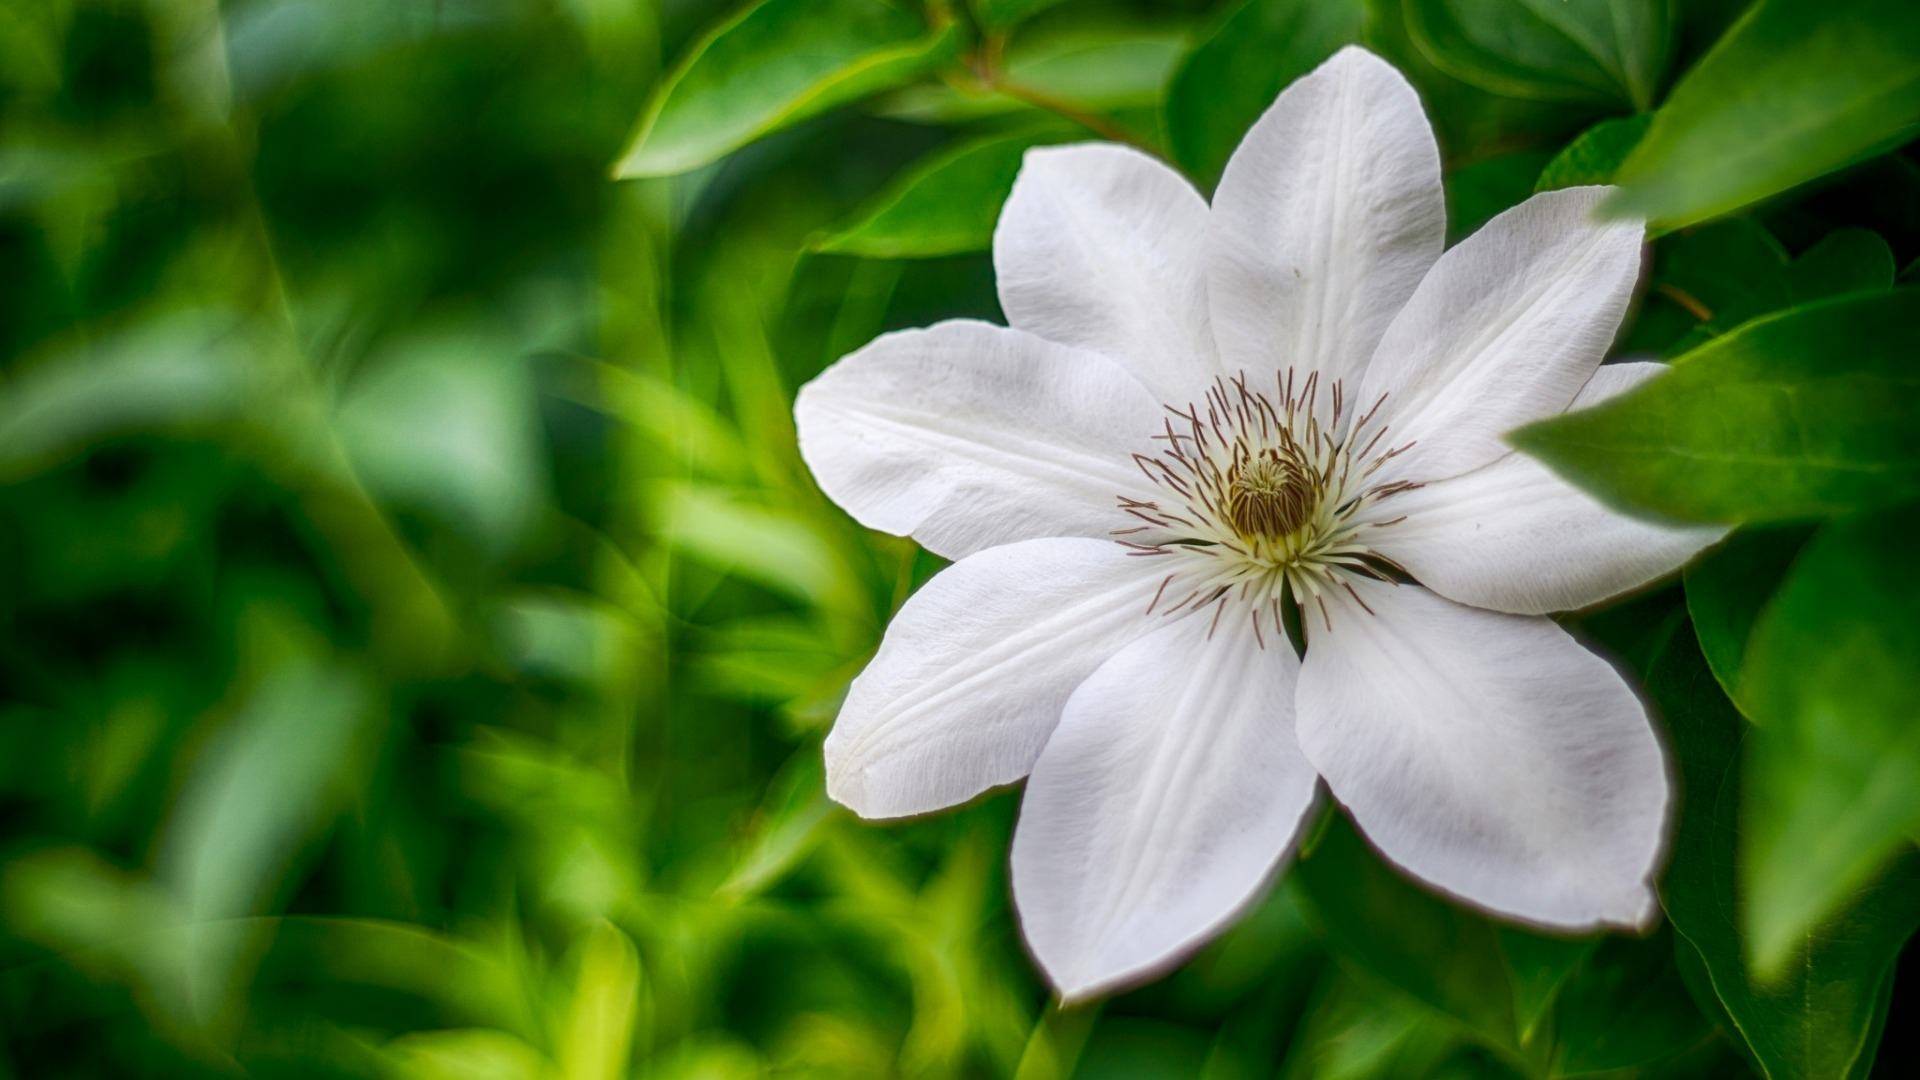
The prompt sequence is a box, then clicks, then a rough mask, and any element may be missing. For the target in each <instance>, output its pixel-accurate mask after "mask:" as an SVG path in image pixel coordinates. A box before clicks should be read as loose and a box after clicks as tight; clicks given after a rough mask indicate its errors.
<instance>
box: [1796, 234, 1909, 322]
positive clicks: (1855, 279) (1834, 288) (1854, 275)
mask: <svg viewBox="0 0 1920 1080" xmlns="http://www.w3.org/2000/svg"><path fill="white" fill-rule="evenodd" d="M1893 271H1894V265H1893V249H1892V248H1890V247H1888V246H1887V242H1886V241H1885V240H1882V239H1881V238H1880V234H1879V233H1876V232H1873V231H1872V230H1870V229H1835V230H1834V231H1833V232H1830V233H1828V234H1827V235H1826V237H1825V238H1823V239H1822V240H1821V241H1820V242H1819V243H1817V244H1815V245H1813V246H1812V247H1810V248H1808V249H1807V250H1806V252H1805V253H1804V254H1802V255H1801V256H1800V257H1799V258H1798V259H1795V260H1794V261H1793V266H1791V267H1790V268H1788V270H1787V278H1788V281H1789V282H1790V283H1791V284H1792V286H1793V299H1794V302H1795V303H1800V304H1806V303H1811V302H1813V301H1815V300H1824V299H1826V298H1827V297H1829V296H1844V295H1846V294H1847V293H1850V292H1871V291H1873V290H1875V289H1891V288H1893Z"/></svg>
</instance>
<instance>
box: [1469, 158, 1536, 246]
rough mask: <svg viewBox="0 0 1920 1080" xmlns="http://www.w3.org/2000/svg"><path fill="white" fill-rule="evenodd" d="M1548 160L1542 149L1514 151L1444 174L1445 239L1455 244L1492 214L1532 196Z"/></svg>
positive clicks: (1516, 204) (1476, 228) (1487, 219)
mask: <svg viewBox="0 0 1920 1080" xmlns="http://www.w3.org/2000/svg"><path fill="white" fill-rule="evenodd" d="M1547 160H1548V153H1547V151H1545V150H1515V151H1513V152H1512V153H1507V154H1500V155H1498V156H1496V157H1490V158H1483V159H1482V160H1480V161H1476V162H1474V163H1473V164H1471V165H1463V166H1461V167H1460V168H1458V169H1455V170H1454V171H1453V172H1451V173H1449V174H1448V175H1447V180H1446V191H1447V239H1448V241H1449V242H1455V243H1457V242H1458V241H1459V240H1461V239H1462V238H1464V237H1466V236H1468V235H1469V234H1471V233H1473V232H1475V231H1477V230H1478V229H1479V228H1480V226H1482V225H1485V224H1486V223H1487V222H1488V221H1489V220H1490V219H1492V218H1493V216H1494V215H1495V214H1498V213H1500V212H1501V211H1502V210H1506V209H1509V208H1511V207H1514V206H1518V205H1519V204H1520V203H1522V202H1525V201H1526V198H1527V196H1529V195H1531V194H1533V181H1534V178H1535V177H1537V176H1539V175H1540V167H1541V166H1543V165H1545V164H1546V163H1547Z"/></svg>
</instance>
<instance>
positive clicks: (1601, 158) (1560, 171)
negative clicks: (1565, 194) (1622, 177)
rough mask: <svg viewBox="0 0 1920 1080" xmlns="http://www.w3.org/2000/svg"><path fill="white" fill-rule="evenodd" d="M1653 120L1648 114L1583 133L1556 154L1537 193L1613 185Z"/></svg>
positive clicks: (1542, 175) (1605, 123) (1535, 187)
mask: <svg viewBox="0 0 1920 1080" xmlns="http://www.w3.org/2000/svg"><path fill="white" fill-rule="evenodd" d="M1651 120H1652V118H1651V117H1649V116H1646V115H1644V114H1642V115H1639V116H1624V117H1620V118H1617V119H1614V120H1602V121H1600V122H1599V123H1597V124H1595V125H1593V126H1592V127H1590V128H1588V129H1587V130H1585V131H1583V132H1581V133H1580V135H1579V137H1578V138H1576V139H1574V140H1573V141H1572V142H1570V143H1568V144H1567V146H1566V148H1565V149H1564V150H1561V151H1560V153H1558V154H1556V155H1554V158H1553V160H1552V161H1549V162H1547V167H1546V168H1544V169H1541V170H1540V178H1539V179H1538V180H1537V181H1535V183H1534V185H1533V190H1535V191H1557V190H1559V189H1560V188H1570V187H1583V186H1585V185H1588V184H1610V183H1612V182H1613V174H1614V173H1615V172H1617V171H1618V170H1619V168H1620V163H1621V162H1623V161H1625V160H1626V159H1627V155H1628V154H1631V153H1632V152H1633V148H1634V147H1635V146H1638V145H1639V144H1640V139H1641V137H1642V136H1644V135H1646V133H1647V125H1648V123H1650V122H1651Z"/></svg>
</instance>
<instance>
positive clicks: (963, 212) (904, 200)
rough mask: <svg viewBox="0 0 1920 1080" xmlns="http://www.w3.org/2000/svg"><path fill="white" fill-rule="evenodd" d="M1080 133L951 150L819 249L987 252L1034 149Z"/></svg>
mask: <svg viewBox="0 0 1920 1080" xmlns="http://www.w3.org/2000/svg"><path fill="white" fill-rule="evenodd" d="M1084 134H1085V133H1084V132H1081V131H1080V130H1079V129H1077V128H1073V127H1065V128H1062V127H1060V126H1058V125H1052V126H1049V127H1046V128H1044V129H1040V130H1029V131H1019V132H1012V133H1007V134H997V135H988V136H984V137H982V138H978V139H969V140H967V141H965V142H962V143H959V144H957V145H954V146H951V147H948V148H947V149H944V150H942V151H940V152H939V153H936V154H934V155H932V156H930V157H928V158H927V159H925V160H924V161H920V162H918V163H916V164H915V165H913V166H912V167H911V168H909V169H908V170H907V171H906V172H905V173H903V174H902V175H901V176H900V177H899V178H898V179H897V180H895V181H894V183H893V184H891V185H889V186H888V188H887V190H885V191H883V192H881V193H880V194H879V195H877V196H875V197H874V199H873V200H872V201H871V202H870V203H868V204H867V205H866V206H865V207H863V208H862V209H861V210H860V211H859V212H858V213H856V214H855V215H854V217H853V219H852V220H851V221H849V222H848V223H846V224H845V225H843V226H841V227H839V228H837V229H835V230H834V231H833V232H831V233H828V234H827V235H826V236H823V237H821V238H819V239H817V240H815V241H814V243H813V247H814V250H816V251H828V252H833V253H836V254H840V255H864V256H867V257H870V258H876V259H916V258H929V257H933V256H938V255H957V254H960V253H962V252H967V251H984V250H986V248H987V247H988V246H989V245H990V244H991V243H992V241H993V226H994V222H996V221H998V220H999V219H1000V207H1001V204H1003V203H1005V202H1006V201H1007V194H1008V193H1009V192H1011V191H1012V190H1013V180H1014V177H1015V176H1017V175H1019V172H1020V162H1021V159H1022V158H1023V157H1025V155H1026V152H1027V150H1028V149H1029V148H1031V147H1034V146H1039V145H1042V144H1045V143H1055V142H1063V141H1067V140H1069V139H1072V138H1074V137H1075V136H1084Z"/></svg>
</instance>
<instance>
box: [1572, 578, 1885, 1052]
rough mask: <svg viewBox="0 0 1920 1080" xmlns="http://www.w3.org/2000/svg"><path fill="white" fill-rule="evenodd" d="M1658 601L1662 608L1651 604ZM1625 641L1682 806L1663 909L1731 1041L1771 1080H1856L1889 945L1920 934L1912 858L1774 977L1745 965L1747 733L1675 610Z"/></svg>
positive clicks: (1641, 625)
mask: <svg viewBox="0 0 1920 1080" xmlns="http://www.w3.org/2000/svg"><path fill="white" fill-rule="evenodd" d="M1655 603H1670V601H1656V602H1655ZM1631 623H1632V625H1631V626H1630V628H1628V629H1626V630H1625V631H1624V633H1625V635H1626V636H1627V638H1629V639H1635V640H1642V641H1644V642H1645V644H1644V645H1643V646H1636V647H1632V648H1625V647H1621V646H1622V645H1624V644H1625V643H1624V642H1622V641H1616V640H1615V638H1616V637H1617V636H1618V635H1617V634H1608V633H1602V634H1601V635H1600V636H1602V637H1603V638H1604V639H1606V640H1607V643H1608V644H1609V645H1613V646H1614V647H1615V651H1616V652H1617V653H1621V654H1624V655H1630V656H1633V657H1635V666H1636V667H1637V668H1638V669H1639V671H1640V673H1641V676H1642V681H1643V685H1644V686H1645V687H1646V691H1647V694H1648V696H1649V697H1650V698H1651V699H1652V703H1653V705H1654V708H1655V710H1656V712H1657V713H1658V715H1659V717H1660V721H1661V724H1662V727H1663V728H1664V730H1665V731H1666V734H1667V740H1668V747H1669V749H1670V752H1671V753H1672V755H1673V761H1674V765H1675V767H1676V772H1677V780H1678V783H1679V809H1678V813H1677V820H1676V822H1675V826H1674V837H1673V844H1672V854H1671V856H1670V860H1669V864H1668V869H1667V873H1666V877H1665V879H1664V880H1663V882H1662V884H1661V890H1660V891H1661V900H1662V903H1663V904H1664V905H1665V907H1666V910H1667V915H1668V917H1669V918H1670V919H1671V920H1672V921H1673V926H1674V928H1675V929H1676V930H1677V931H1679V933H1680V934H1681V936H1683V937H1684V938H1686V940H1687V942H1688V944H1689V946H1690V947H1691V948H1692V949H1693V950H1695V955H1696V956H1697V958H1698V960H1699V961H1700V963H1701V965H1702V967H1703V968H1704V971H1705V974H1706V976H1707V978H1706V983H1707V987H1708V988H1709V989H1710V991H1711V993H1712V995H1713V997H1714V999H1715V1000H1717V1001H1718V1002H1719V1003H1720V1005H1721V1006H1722V1007H1723V1008H1724V1009H1725V1012H1726V1016H1727V1018H1728V1021H1729V1023H1730V1024H1731V1029H1730V1030H1729V1031H1728V1035H1729V1036H1730V1037H1733V1038H1736V1039H1738V1040H1740V1041H1741V1042H1742V1043H1743V1044H1744V1045H1745V1047H1746V1049H1747V1051H1748V1052H1749V1053H1751V1054H1752V1055H1753V1057H1754V1059H1755V1060H1756V1062H1757V1063H1758V1064H1759V1066H1760V1067H1761V1069H1763V1070H1764V1072H1765V1074H1766V1075H1768V1076H1772V1077H1776V1078H1782V1080H1785V1078H1796V1080H1797V1078H1807V1080H1813V1078H1823V1077H1841V1076H1855V1075H1864V1073H1865V1071H1866V1068H1867V1067H1868V1066H1869V1065H1870V1064H1871V1062H1872V1060H1873V1055H1874V1049H1875V1047H1876V1045H1877V1044H1878V1042H1879V1039H1880V1032H1881V1027H1882V1023H1883V1021H1884V1019H1885V1010H1886V997H1885V993H1886V988H1887V986H1888V985H1889V981H1890V980H1891V979H1892V977H1893V970H1894V962H1895V958H1896V954H1897V953H1898V952H1899V949H1900V946H1901V944H1902V943H1903V942H1905V941H1906V939H1907V938H1908V937H1909V936H1910V935H1911V934H1912V933H1913V930H1914V928H1915V926H1916V925H1920V859H1915V858H1908V859H1905V860H1903V861H1902V862H1901V863H1899V864H1897V865H1896V866H1894V867H1893V868H1891V869H1890V870H1889V871H1888V873H1887V874H1886V875H1885V876H1884V877H1882V878H1881V879H1880V880H1879V881H1877V882H1875V883H1874V884H1872V885H1871V886H1870V887H1868V888H1866V889H1864V890H1861V891H1859V892H1858V893H1857V894H1856V895H1854V896H1853V897H1852V898H1850V901H1849V903H1848V905H1847V907H1846V909H1845V910H1844V911H1843V912H1841V913H1840V914H1839V915H1838V916H1836V917H1835V918H1834V919H1833V920H1831V921H1830V922H1828V923H1826V924H1824V925H1823V926H1821V927H1819V928H1818V929H1816V930H1814V931H1812V932H1810V933H1809V934H1807V935H1806V936H1805V937H1804V938H1803V940H1802V941H1801V942H1800V948H1799V949H1798V950H1797V951H1796V954H1795V957H1794V962H1793V963H1792V964H1791V965H1789V966H1788V967H1787V968H1786V969H1785V970H1784V971H1783V972H1782V977H1781V978H1780V979H1778V980H1775V981H1763V980H1761V979H1759V978H1758V977H1756V975H1755V974H1754V972H1753V970H1752V969H1751V968H1750V967H1749V966H1748V962H1747V950H1746V945H1745V943H1744V942H1743V940H1742V939H1741V937H1740V934H1739V933H1738V930H1737V927H1738V926H1739V915H1738V912H1739V908H1740V906H1741V899H1740V885H1739V875H1738V873H1737V871H1736V866H1737V865H1738V864H1737V861H1736V859H1737V852H1736V849H1737V847H1738V845H1739V838H1740V802H1741V797H1740V790H1741V775H1742V771H1743V770H1742V762H1741V757H1742V754H1741V741H1742V739H1743V738H1744V737H1745V736H1746V733H1747V732H1748V730H1749V728H1748V725H1747V724H1746V723H1745V722H1744V721H1743V720H1742V719H1741V718H1740V715H1739V713H1738V712H1737V711H1736V710H1735V709H1734V707H1733V703H1732V702H1730V701H1728V700H1727V697H1726V695H1725V694H1724V693H1723V692H1722V691H1721V689H1720V684H1719V683H1718V681H1716V680H1715V679H1714V677H1713V673H1712V672H1711V671H1709V670H1708V668H1707V665H1706V662H1705V660H1704V659H1703V658H1702V657H1701V655H1700V650H1699V648H1698V646H1697V645H1696V644H1695V642H1694V639H1693V635H1692V634H1691V633H1688V632H1687V628H1686V624H1685V618H1684V613H1683V612H1681V611H1679V610H1678V609H1677V608H1675V609H1674V610H1672V611H1671V612H1670V613H1669V615H1668V616H1667V617H1666V618H1665V619H1658V620H1656V619H1650V618H1649V617H1648V616H1647V614H1645V613H1635V615H1634V617H1633V619H1632V620H1631Z"/></svg>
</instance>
